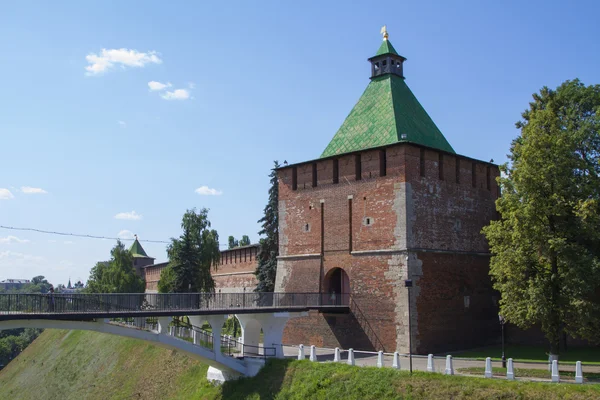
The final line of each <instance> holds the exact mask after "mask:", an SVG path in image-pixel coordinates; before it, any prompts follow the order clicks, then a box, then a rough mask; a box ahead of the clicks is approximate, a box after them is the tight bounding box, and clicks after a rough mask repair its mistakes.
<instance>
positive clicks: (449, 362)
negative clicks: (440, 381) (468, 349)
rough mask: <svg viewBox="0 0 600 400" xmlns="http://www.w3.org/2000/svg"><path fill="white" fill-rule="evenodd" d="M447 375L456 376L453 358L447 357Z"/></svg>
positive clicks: (445, 372) (445, 371)
mask: <svg viewBox="0 0 600 400" xmlns="http://www.w3.org/2000/svg"><path fill="white" fill-rule="evenodd" d="M444 374H446V375H454V367H453V366H452V356H451V355H447V356H446V369H445V370H444Z"/></svg>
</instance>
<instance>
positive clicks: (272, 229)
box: [255, 161, 279, 292]
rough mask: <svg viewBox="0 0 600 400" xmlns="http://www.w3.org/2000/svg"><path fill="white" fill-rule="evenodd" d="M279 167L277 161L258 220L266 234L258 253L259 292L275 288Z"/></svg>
mask: <svg viewBox="0 0 600 400" xmlns="http://www.w3.org/2000/svg"><path fill="white" fill-rule="evenodd" d="M277 168H279V163H278V162H277V161H275V162H274V166H273V169H272V170H271V173H270V174H269V177H270V178H271V187H270V188H269V200H268V202H267V205H266V206H265V209H264V216H263V217H262V218H261V219H259V220H258V222H259V223H260V224H261V227H262V229H261V230H260V231H259V232H258V234H259V235H264V237H263V238H261V239H260V241H259V249H258V255H257V258H258V265H257V267H256V272H255V274H256V278H257V279H258V284H257V286H256V289H255V291H257V292H272V291H274V289H275V275H276V273H277V256H278V255H279V203H278V202H279V182H278V180H277Z"/></svg>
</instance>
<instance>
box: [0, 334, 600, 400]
mask: <svg viewBox="0 0 600 400" xmlns="http://www.w3.org/2000/svg"><path fill="white" fill-rule="evenodd" d="M206 370H207V367H206V366H204V365H202V364H200V363H198V362H197V361H195V360H193V359H191V358H189V357H187V356H186V355H184V354H183V353H179V352H176V351H171V350H166V349H162V348H158V347H155V346H153V345H151V344H147V343H146V342H143V341H138V340H134V339H126V338H121V337H118V336H111V335H105V334H99V333H94V332H82V331H56V330H47V331H45V332H44V333H43V334H42V335H41V336H40V337H39V338H38V339H36V341H35V342H33V343H32V344H31V345H30V346H29V347H28V348H27V349H26V350H25V351H24V352H23V353H22V354H21V355H20V356H19V357H18V358H17V359H15V360H14V361H13V362H11V363H10V364H9V365H8V366H7V367H6V368H5V369H4V370H2V371H0V399H302V400H304V399H328V400H329V399H360V400H369V399H377V400H381V399H503V400H509V399H543V400H554V399H573V400H579V399H598V398H600V385H571V384H551V383H527V382H507V381H502V380H499V379H494V380H491V379H482V378H470V377H459V376H444V375H440V374H431V373H429V374H428V373H415V374H414V375H413V376H410V375H409V374H408V373H407V372H404V371H402V372H399V371H396V370H392V369H391V368H385V369H379V368H361V367H350V366H347V365H345V364H341V363H340V364H333V363H327V364H316V363H311V362H309V361H294V360H271V361H270V362H269V363H268V365H267V366H266V367H265V368H264V369H263V370H262V371H261V372H260V373H259V374H258V375H257V376H256V377H254V378H244V379H240V380H237V381H231V382H226V383H225V384H223V385H222V386H213V385H211V384H210V383H208V382H207V380H206Z"/></svg>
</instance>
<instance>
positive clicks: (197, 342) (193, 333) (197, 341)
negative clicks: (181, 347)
mask: <svg viewBox="0 0 600 400" xmlns="http://www.w3.org/2000/svg"><path fill="white" fill-rule="evenodd" d="M192 337H193V338H194V344H200V340H198V332H196V331H194V330H193V331H192Z"/></svg>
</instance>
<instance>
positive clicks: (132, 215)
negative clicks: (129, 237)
mask: <svg viewBox="0 0 600 400" xmlns="http://www.w3.org/2000/svg"><path fill="white" fill-rule="evenodd" d="M115 219H127V220H130V221H137V220H140V219H142V216H141V215H140V214H138V213H136V212H135V211H131V212H121V213H118V214H117V215H115Z"/></svg>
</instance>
